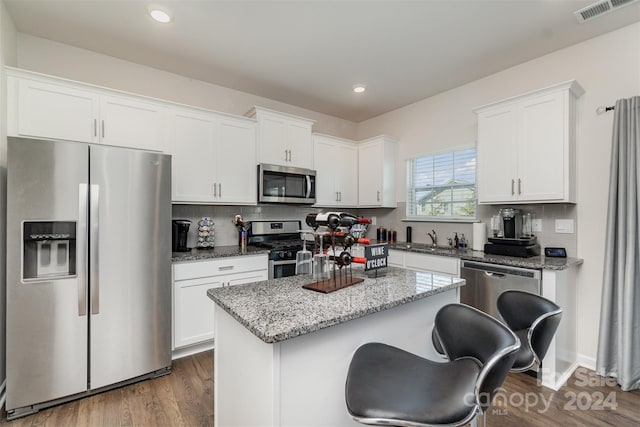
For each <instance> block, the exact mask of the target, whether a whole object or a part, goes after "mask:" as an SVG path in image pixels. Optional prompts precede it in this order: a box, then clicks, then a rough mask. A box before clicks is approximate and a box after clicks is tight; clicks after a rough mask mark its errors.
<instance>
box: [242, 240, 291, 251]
mask: <svg viewBox="0 0 640 427" xmlns="http://www.w3.org/2000/svg"><path fill="white" fill-rule="evenodd" d="M254 245H255V246H259V247H261V248H267V249H271V250H295V251H299V250H300V249H302V241H301V240H300V239H298V240H272V241H269V242H256V243H254Z"/></svg>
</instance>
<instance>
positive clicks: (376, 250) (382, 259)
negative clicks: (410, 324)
mask: <svg viewBox="0 0 640 427" xmlns="http://www.w3.org/2000/svg"><path fill="white" fill-rule="evenodd" d="M388 256H389V244H388V243H380V244H378V245H367V246H365V247H364V257H365V258H366V259H367V263H366V264H365V265H364V271H370V270H377V269H379V268H385V267H386V266H387V257H388Z"/></svg>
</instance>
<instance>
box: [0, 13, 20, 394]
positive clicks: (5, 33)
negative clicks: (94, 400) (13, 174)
mask: <svg viewBox="0 0 640 427" xmlns="http://www.w3.org/2000/svg"><path fill="white" fill-rule="evenodd" d="M5 64H6V65H15V64H16V29H15V26H14V25H13V22H12V20H11V18H10V17H9V14H8V13H7V10H6V8H5V5H4V2H0V384H2V383H3V382H4V380H5V378H6V370H5V354H6V351H5V348H6V341H5V308H6V294H7V293H6V277H7V276H6V256H5V253H6V242H7V239H6V233H5V232H6V228H7V217H6V212H7V210H6V205H7V183H6V180H7V129H6V122H7V97H6V93H5V88H6V87H7V85H6V76H5V74H4V65H5ZM1 401H2V399H1V398H0V402H1ZM0 406H1V403H0Z"/></svg>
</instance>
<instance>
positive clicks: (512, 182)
mask: <svg viewBox="0 0 640 427" xmlns="http://www.w3.org/2000/svg"><path fill="white" fill-rule="evenodd" d="M515 185H516V180H515V179H512V180H511V195H512V196H513V195H515V194H516V190H515V189H514V187H515Z"/></svg>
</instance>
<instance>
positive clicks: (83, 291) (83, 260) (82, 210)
mask: <svg viewBox="0 0 640 427" xmlns="http://www.w3.org/2000/svg"><path fill="white" fill-rule="evenodd" d="M87 196H88V186H87V184H79V186H78V231H77V233H78V239H77V242H78V255H77V273H78V316H86V315H87V213H88V212H87Z"/></svg>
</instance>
